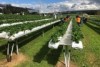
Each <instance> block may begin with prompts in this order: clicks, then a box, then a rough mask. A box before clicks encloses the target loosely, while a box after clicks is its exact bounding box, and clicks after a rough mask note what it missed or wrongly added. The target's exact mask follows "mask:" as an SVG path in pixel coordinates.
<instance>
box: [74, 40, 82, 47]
mask: <svg viewBox="0 0 100 67" xmlns="http://www.w3.org/2000/svg"><path fill="white" fill-rule="evenodd" d="M72 48H74V49H83V44H82V41H79V43H76V42H72Z"/></svg>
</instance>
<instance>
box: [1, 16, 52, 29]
mask: <svg viewBox="0 0 100 67" xmlns="http://www.w3.org/2000/svg"><path fill="white" fill-rule="evenodd" d="M51 19H52V18H48V19H41V20H34V21H24V22H16V23H4V24H1V25H0V28H1V27H7V26H14V25H18V24H24V23H32V22H39V21H44V20H51Z"/></svg>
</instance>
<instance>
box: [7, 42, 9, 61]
mask: <svg viewBox="0 0 100 67" xmlns="http://www.w3.org/2000/svg"><path fill="white" fill-rule="evenodd" d="M9 50H10V49H9V43H8V44H7V61H8V62H10V55H9Z"/></svg>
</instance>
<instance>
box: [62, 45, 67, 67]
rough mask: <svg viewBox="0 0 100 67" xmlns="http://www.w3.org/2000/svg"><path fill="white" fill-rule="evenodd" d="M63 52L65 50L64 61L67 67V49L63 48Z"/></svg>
mask: <svg viewBox="0 0 100 67" xmlns="http://www.w3.org/2000/svg"><path fill="white" fill-rule="evenodd" d="M63 50H64V59H65V67H67V65H68V64H67V57H66V48H65V46H63Z"/></svg>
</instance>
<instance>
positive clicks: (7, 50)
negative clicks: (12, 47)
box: [7, 43, 9, 55]
mask: <svg viewBox="0 0 100 67" xmlns="http://www.w3.org/2000/svg"><path fill="white" fill-rule="evenodd" d="M7 55H9V43H8V46H7Z"/></svg>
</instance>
